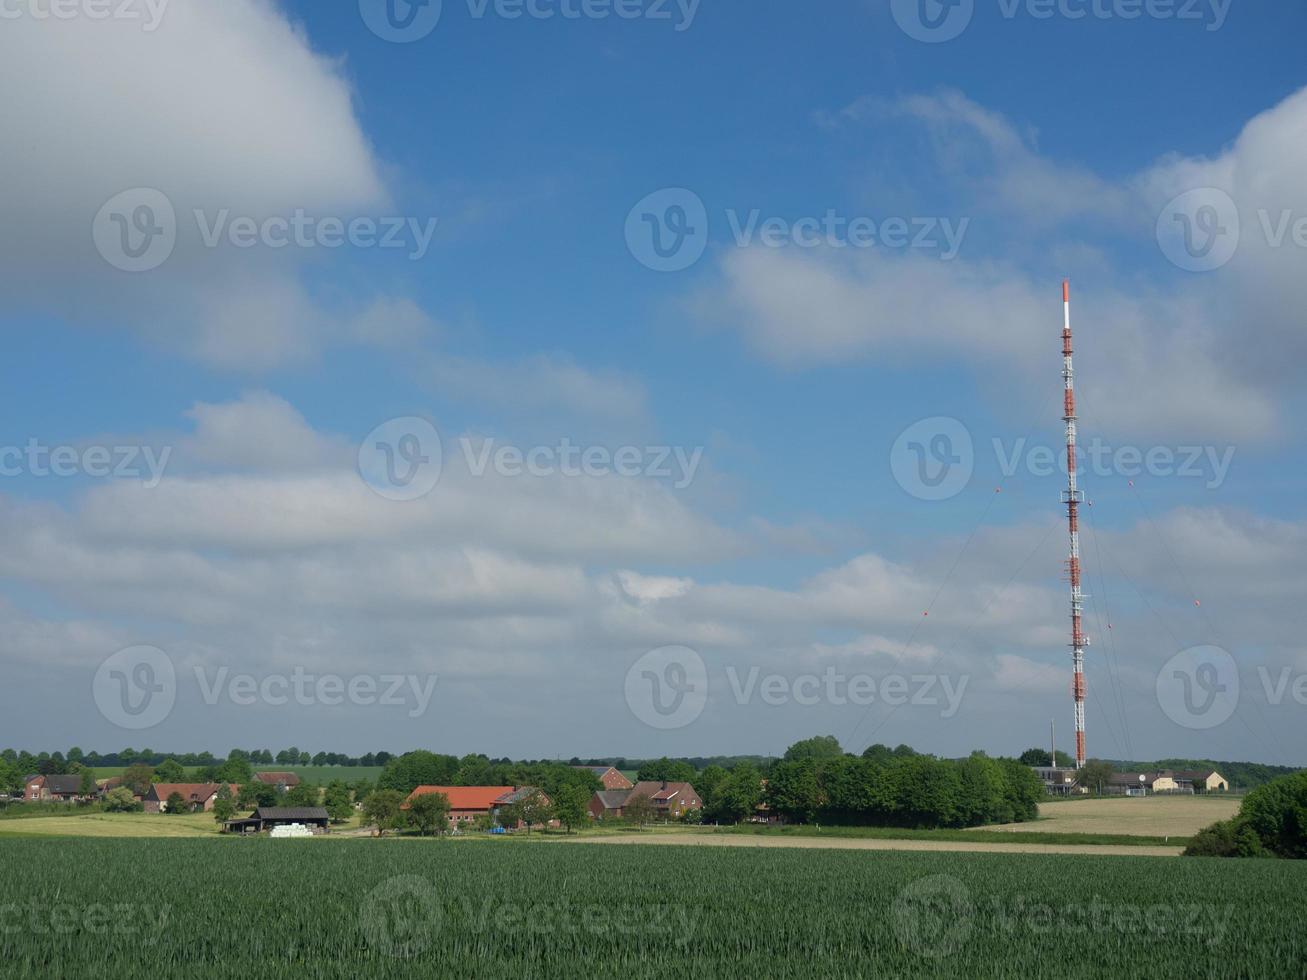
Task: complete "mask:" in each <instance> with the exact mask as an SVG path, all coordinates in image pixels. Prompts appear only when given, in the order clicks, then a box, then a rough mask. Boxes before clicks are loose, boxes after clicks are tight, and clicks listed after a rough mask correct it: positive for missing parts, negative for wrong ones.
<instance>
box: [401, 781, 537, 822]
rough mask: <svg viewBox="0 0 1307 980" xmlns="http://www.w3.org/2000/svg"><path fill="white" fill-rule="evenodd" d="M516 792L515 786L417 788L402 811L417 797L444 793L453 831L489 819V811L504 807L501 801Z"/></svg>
mask: <svg viewBox="0 0 1307 980" xmlns="http://www.w3.org/2000/svg"><path fill="white" fill-rule="evenodd" d="M516 792H517V787H515V786H419V787H418V788H417V789H415V790H413V792H411V793H409V794H408V799H407V800H405V801H404V809H408V806H409V804H410V803H412V802H413V800H414V799H416V798H417V797H419V796H425V795H426V794H428V793H444V794H445V796H446V797H447V798H448V800H449V826H450V829H454V828H457V827H459V826H460V825H463V824H468V823H471V822H472V821H473V820H475V819H476V818H477V817H479V816H484V817H489V816H490V815H491V811H493V810H495V809H496V808H497V807H499V806H503V805H505V804H504V803H503V801H504V800H505V799H507V798H508V797H510V796H512V795H513V794H514V793H516Z"/></svg>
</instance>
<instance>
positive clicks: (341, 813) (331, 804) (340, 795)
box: [322, 779, 354, 823]
mask: <svg viewBox="0 0 1307 980" xmlns="http://www.w3.org/2000/svg"><path fill="white" fill-rule="evenodd" d="M322 805H323V806H324V807H326V808H327V816H329V817H330V818H331V822H332V823H345V822H347V821H348V820H349V819H350V817H352V816H354V799H353V797H352V796H351V795H350V791H349V787H348V786H346V785H345V782H344V781H343V780H340V779H333V780H332V781H331V782H330V783H328V784H327V789H326V792H325V793H323V796H322Z"/></svg>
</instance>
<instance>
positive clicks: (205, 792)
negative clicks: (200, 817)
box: [144, 783, 241, 813]
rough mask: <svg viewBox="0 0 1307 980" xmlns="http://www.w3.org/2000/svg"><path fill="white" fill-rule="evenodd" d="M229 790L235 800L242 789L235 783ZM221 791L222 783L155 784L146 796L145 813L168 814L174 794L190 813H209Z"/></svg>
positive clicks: (230, 784) (228, 785)
mask: <svg viewBox="0 0 1307 980" xmlns="http://www.w3.org/2000/svg"><path fill="white" fill-rule="evenodd" d="M227 788H228V790H229V791H230V792H231V798H232V799H233V800H235V799H236V797H238V796H239V795H240V792H241V788H240V787H239V786H237V785H236V784H235V783H228V784H227ZM219 789H221V784H220V783H153V784H152V785H151V786H150V790H149V792H147V793H146V794H145V799H144V803H145V812H146V813H167V812H168V797H170V796H172V795H173V793H176V794H178V795H179V796H181V798H182V800H183V801H184V805H185V807H186V809H187V810H188V811H190V812H196V811H200V810H204V811H209V810H212V809H213V804H214V803H216V802H217V800H218V790H219Z"/></svg>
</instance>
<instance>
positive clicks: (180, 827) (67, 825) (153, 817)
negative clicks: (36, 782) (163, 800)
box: [0, 813, 218, 839]
mask: <svg viewBox="0 0 1307 980" xmlns="http://www.w3.org/2000/svg"><path fill="white" fill-rule="evenodd" d="M217 834H218V824H217V822H216V821H215V820H214V819H213V814H212V813H185V814H178V815H175V816H174V815H171V814H165V813H79V814H76V815H73V816H66V817H65V816H57V817H51V816H39V817H31V818H24V819H12V820H0V839H4V838H7V837H165V838H166V837H213V836H216V835H217Z"/></svg>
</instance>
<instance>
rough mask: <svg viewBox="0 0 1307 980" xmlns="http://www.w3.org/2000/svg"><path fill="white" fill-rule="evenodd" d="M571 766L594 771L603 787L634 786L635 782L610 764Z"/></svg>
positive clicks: (620, 787)
mask: <svg viewBox="0 0 1307 980" xmlns="http://www.w3.org/2000/svg"><path fill="white" fill-rule="evenodd" d="M572 768H573V769H587V770H589V771H590V772H592V773H594V776H595V778H596V779H598V780H599V782H601V783H603V786H604V789H631V788H633V787H634V786H635V783H633V782H631V781H630V780H629V779H627V778H626V777H625V776H623V775H622V774H621V772H619V771H618V770H617V769H614V768H613V767H612V766H573V767H572Z"/></svg>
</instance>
